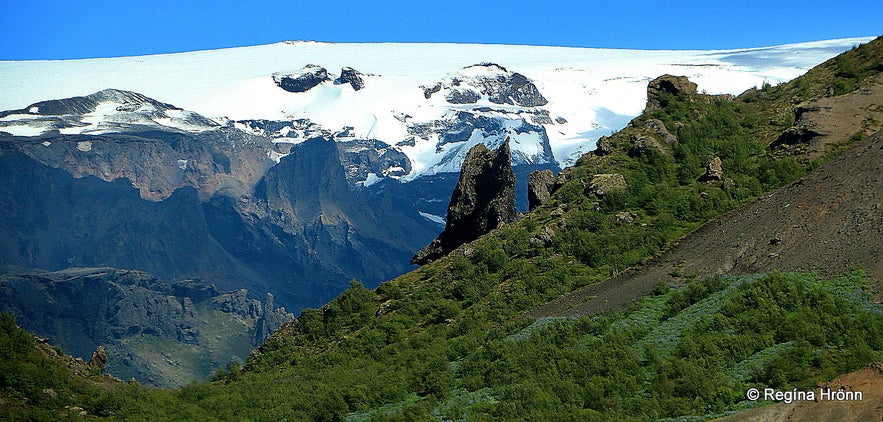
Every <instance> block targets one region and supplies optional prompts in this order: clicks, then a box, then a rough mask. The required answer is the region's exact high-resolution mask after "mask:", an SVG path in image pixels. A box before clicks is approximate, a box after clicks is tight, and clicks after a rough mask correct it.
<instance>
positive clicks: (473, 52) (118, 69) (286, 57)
mask: <svg viewBox="0 0 883 422" xmlns="http://www.w3.org/2000/svg"><path fill="white" fill-rule="evenodd" d="M871 39H872V38H850V39H838V40H829V41H818V42H808V43H801V44H790V45H781V46H773V47H764V48H750V49H741V50H714V51H676V50H671V51H651V50H614V49H596V48H565V47H541V46H518V45H483V44H416V43H415V44H403V43H377V44H332V43H318V42H308V41H287V42H281V43H277V44H271V45H263V46H255V47H241V48H230V49H221V50H210V51H196V52H188V53H177V54H164V55H153V56H140V57H119V58H107V59H85V60H61V61H0V110H16V109H24V108H26V107H28V106H29V105H31V104H34V103H36V102H39V101H44V100H50V99H61V98H68V97H73V96H85V95H88V94H92V93H94V92H97V91H101V90H103V89H107V88H115V89H121V90H128V91H134V92H137V93H140V94H144V95H146V96H148V97H151V98H153V99H156V100H158V101H161V102H164V103H170V104H173V105H175V106H177V107H181V108H183V109H184V110H188V111H193V112H196V113H199V114H201V115H203V116H206V117H209V118H213V119H215V120H216V121H218V122H225V121H228V119H230V120H245V119H270V120H294V119H304V118H307V119H309V120H310V122H313V123H317V124H319V125H321V126H322V127H325V128H327V129H329V130H331V131H339V130H341V129H342V128H345V127H352V131H351V132H352V136H353V137H356V138H371V139H378V140H380V141H383V142H385V143H387V144H389V145H396V144H397V143H399V142H401V141H403V140H406V139H407V138H408V137H409V133H408V124H410V123H414V122H418V123H419V122H431V121H434V120H438V119H444V118H446V117H450V116H451V114H452V113H455V112H457V111H458V110H475V109H477V108H479V107H488V108H491V109H493V111H491V113H497V114H498V115H501V116H503V117H506V118H515V117H514V116H518V115H519V113H520V112H525V111H531V110H528V109H534V110H535V109H537V108H539V109H542V110H545V111H547V112H548V115H549V117H550V118H551V119H552V120H553V121H552V123H549V124H543V126H544V127H545V131H546V134H547V136H548V138H549V143H550V145H551V148H552V153H553V155H554V157H555V159H556V160H557V161H558V164H559V165H561V166H562V167H563V166H567V165H570V164H572V163H573V161H574V160H575V159H576V158H578V156H579V155H580V154H581V153H584V152H587V151H590V150H592V149H593V148H594V144H595V141H596V140H597V139H598V137H600V136H601V135H608V134H610V133H611V132H614V131H616V130H618V129H620V128H621V127H623V126H624V125H625V124H626V123H627V122H628V121H629V120H630V119H631V118H633V117H635V116H637V115H638V114H640V112H641V111H642V110H643V107H644V103H645V101H646V86H647V83H648V82H649V81H650V80H652V79H653V78H655V77H657V76H660V75H663V74H673V75H684V76H687V77H689V78H690V80H692V81H693V82H696V83H697V84H698V85H699V89H700V90H701V91H705V92H707V93H709V94H724V93H726V94H738V93H741V92H742V91H744V90H746V89H748V88H752V87H759V86H761V85H762V84H763V83H765V82H766V83H770V84H773V85H775V84H778V83H781V82H784V81H787V80H790V79H792V78H795V77H797V76H799V75H800V74H802V73H804V72H806V71H807V70H808V69H810V68H811V67H813V66H815V65H817V64H819V63H821V62H823V61H825V60H827V59H829V58H831V57H833V56H835V55H837V54H839V53H841V52H843V51H845V50H848V49H850V48H852V47H853V46H855V45H857V44H860V43H863V42H867V41H870V40H871ZM479 63H496V64H499V65H501V66H503V67H505V68H506V69H507V70H508V71H510V72H518V73H520V74H522V75H524V76H526V77H527V78H528V79H530V80H531V81H533V83H534V84H535V85H536V87H537V88H538V90H539V92H540V93H541V94H542V95H543V96H544V97H545V98H546V99H547V100H548V104H545V105H543V106H540V107H522V106H518V105H505V104H504V105H501V104H495V103H492V102H490V101H489V99H488V98H487V96H486V95H485V96H484V97H482V98H480V99H479V100H478V102H477V103H474V104H450V103H448V102H447V101H446V100H445V96H444V95H441V94H437V95H432V96H431V97H430V98H426V96H425V95H424V87H432V86H434V85H436V84H438V83H442V84H443V86H445V87H447V88H450V84H451V83H452V81H454V80H455V79H456V80H457V81H460V80H462V81H465V83H467V84H468V81H470V80H472V79H473V78H475V77H480V76H482V75H481V74H480V73H481V72H486V73H487V72H493V71H494V69H495V67H490V66H473V67H470V66H472V65H475V64H479ZM308 64H313V65H318V66H321V67H324V68H325V69H327V70H328V72H329V73H330V74H333V75H332V76H331V77H332V79H334V78H335V77H336V76H338V75H340V72H341V68H343V67H352V68H354V69H355V70H357V71H359V72H361V73H362V74H363V76H362V78H363V79H364V83H365V87H364V89H361V90H354V89H353V87H351V86H350V85H349V84H335V83H333V82H332V81H327V82H324V83H322V84H320V85H318V86H316V87H314V88H312V89H310V90H309V91H306V92H300V93H292V92H287V91H285V90H283V89H281V88H280V87H279V86H277V84H276V83H275V82H274V80H273V74H286V73H293V72H297V71H299V70H300V69H302V68H303V67H304V66H306V65H308ZM484 76H493V75H484ZM38 111H39V110H33V109H31V110H28V112H29V113H36V112H38ZM112 113H113V110H110V111H108V112H107V113H103V112H100V111H96V112H95V113H93V115H91V116H89V117H90V119H94V120H89V121H88V123H90V124H92V125H94V126H90V127H86V128H82V129H68V132H70V133H73V132H76V131H77V130H79V131H80V132H82V131H84V130H89V129H92V130H94V129H95V128H99V127H100V123H101V121H103V120H104V119H106V118H110V116H111V115H112ZM177 117H179V116H177V115H176V116H169V118H168V119H159V120H158V121H155V123H157V124H162V125H172V126H176V127H177V126H178V124H176V121H178V120H179V119H176V118H177ZM7 119H19V121H25V120H27V119H24V120H23V115H22V114H16V115H13V116H8V117H7ZM32 123H33V124H28V125H27V126H9V127H8V128H6V129H4V130H6V131H8V132H11V133H13V134H16V135H21V136H36V135H39V134H40V133H42V130H41V129H40V127H39V119H35V120H34V121H33V122H32ZM179 123H180V122H179ZM182 128H183V129H188V130H200V129H204V128H200V127H182ZM515 141H516V142H515V144H516V145H513V151H521V152H522V153H524V155H525V156H531V155H532V154H534V155H535V154H536V153H537V148H538V145H539V144H538V143H537V142H535V141H536V140H531V139H515ZM475 142H482V139H481V135H480V134H473V136H472V137H471V138H470V140H469V141H467V142H466V143H465V144H466V145H471V144H474V143H475ZM466 145H460V146H458V148H460V149H463V153H465V148H466ZM396 148H398V149H400V150H401V151H402V152H404V153H405V154H406V155H407V156H408V157H409V159H410V160H411V161H412V164H413V171H412V172H411V174H409V175H407V176H405V179H411V178H414V177H417V176H419V175H421V174H430V173H434V172H438V171H457V169H458V168H459V167H458V164H456V163H454V162H447V163H443V162H441V161H440V160H441V159H442V157H441V154H439V153H438V152H439V151H438V146H437V140H432V139H419V138H418V139H417V140H416V143H413V145H405V144H401V145H398V146H396ZM277 159H278V158H277ZM449 167H451V168H449Z"/></svg>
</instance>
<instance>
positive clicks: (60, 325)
mask: <svg viewBox="0 0 883 422" xmlns="http://www.w3.org/2000/svg"><path fill="white" fill-rule="evenodd" d="M0 308H2V309H3V310H4V311H8V312H10V313H12V314H13V315H15V317H16V319H17V320H18V321H19V324H21V325H22V326H23V327H25V328H27V329H28V330H30V331H32V332H34V333H35V334H37V335H39V336H42V337H47V338H50V339H52V341H53V342H54V343H56V344H62V345H63V347H64V349H65V351H66V352H67V353H70V354H72V355H73V356H76V357H81V358H84V359H88V358H89V356H90V355H91V354H92V353H93V351H94V350H96V348H98V347H99V346H104V348H105V349H106V351H107V352H106V353H107V354H106V355H105V357H106V358H108V360H107V367H106V370H107V372H108V373H111V374H113V375H115V376H117V377H120V378H123V379H129V378H132V377H134V378H136V379H137V380H139V381H140V382H142V383H145V384H150V385H156V386H177V385H183V384H186V383H187V382H190V381H193V380H197V379H204V378H205V377H207V376H208V375H209V374H210V373H211V371H212V370H213V369H214V368H216V367H221V366H224V365H226V364H228V363H229V362H230V359H243V360H244V358H245V357H246V356H247V354H248V351H249V350H250V349H251V348H253V347H255V346H257V345H260V344H261V343H262V342H263V341H264V340H265V339H266V337H267V336H268V335H269V334H270V333H271V332H272V331H273V330H275V329H276V328H277V327H278V326H280V325H281V324H283V323H285V322H288V321H291V320H292V319H294V316H293V315H292V314H291V313H289V312H286V311H285V308H274V304H273V298H272V295H270V296H268V297H267V299H266V301H265V302H264V303H261V302H259V301H257V300H254V299H249V298H248V297H247V292H246V291H245V290H237V291H233V292H229V293H221V292H219V291H218V290H217V289H215V288H214V286H207V285H205V284H204V283H201V282H199V281H196V280H185V281H181V282H177V283H173V284H166V283H163V282H161V281H160V280H158V279H157V278H156V277H155V276H153V275H151V274H148V273H144V272H140V271H130V270H119V269H114V268H71V269H67V270H63V271H56V272H39V271H28V272H16V273H9V274H3V275H0ZM164 350H165V351H164ZM171 351H186V352H187V353H181V354H172V353H171ZM158 354H160V355H163V354H167V356H166V357H165V358H163V359H157V355H158Z"/></svg>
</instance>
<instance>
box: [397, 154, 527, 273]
mask: <svg viewBox="0 0 883 422" xmlns="http://www.w3.org/2000/svg"><path fill="white" fill-rule="evenodd" d="M511 163H512V153H511V151H510V149H509V139H508V138H507V139H506V141H505V142H503V144H502V145H500V147H499V148H498V149H497V150H496V151H490V150H488V149H487V147H486V146H484V144H478V145H476V146H474V147H472V149H470V150H469V152H468V153H467V154H466V159H465V160H464V161H463V166H462V167H461V170H460V179H459V181H458V182H457V187H456V188H455V189H454V192H453V194H452V195H451V202H450V203H449V204H448V217H447V224H446V226H445V229H444V231H443V232H442V233H441V234H440V235H439V236H438V238H436V239H435V240H433V241H432V243H430V244H429V245H427V246H426V247H424V248H423V249H421V250H420V251H418V252H417V254H415V255H414V257H413V258H411V263H412V264H420V265H422V264H425V263H428V262H430V261H433V260H435V259H437V258H440V257H442V256H444V255H445V254H447V253H449V252H450V251H452V250H454V249H456V248H457V247H458V246H460V245H462V244H464V243H466V242H470V241H472V240H475V239H477V238H478V237H480V236H482V235H484V234H486V233H488V232H490V231H491V230H493V229H496V228H498V227H500V226H502V225H503V224H505V223H508V222H512V221H514V220H515V218H516V216H517V212H516V211H515V173H514V172H513V171H512V164H511Z"/></svg>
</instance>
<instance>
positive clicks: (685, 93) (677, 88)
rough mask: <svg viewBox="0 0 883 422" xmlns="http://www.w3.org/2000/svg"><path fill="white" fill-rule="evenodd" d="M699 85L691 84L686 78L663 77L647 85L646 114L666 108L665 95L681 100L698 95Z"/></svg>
mask: <svg viewBox="0 0 883 422" xmlns="http://www.w3.org/2000/svg"><path fill="white" fill-rule="evenodd" d="M697 88H698V85H696V84H695V83H693V82H690V80H689V79H687V77H686V76H674V75H662V76H660V77H658V78H656V79H654V80H652V81H650V84H649V85H647V105H646V107H645V108H644V111H645V112H649V111H653V110H656V109H660V108H663V107H665V105H666V103H665V99H664V98H663V97H664V94H669V95H673V96H675V97H679V98H685V97H689V96H691V95H694V94H696V89H697Z"/></svg>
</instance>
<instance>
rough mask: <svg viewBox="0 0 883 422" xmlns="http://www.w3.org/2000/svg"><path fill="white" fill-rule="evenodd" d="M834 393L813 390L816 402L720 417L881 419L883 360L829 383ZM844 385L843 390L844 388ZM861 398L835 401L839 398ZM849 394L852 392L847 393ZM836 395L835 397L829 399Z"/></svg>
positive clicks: (735, 420)
mask: <svg viewBox="0 0 883 422" xmlns="http://www.w3.org/2000/svg"><path fill="white" fill-rule="evenodd" d="M827 387H828V388H830V389H831V391H835V392H839V391H842V392H843V393H837V394H836V395H834V396H831V395H828V396H825V397H822V396H821V394H820V390H819V389H818V388H816V389H815V390H813V393H814V398H815V400H813V401H793V402H791V403H776V404H773V405H770V406H763V407H759V408H756V409H751V410H749V411H746V412H743V413H739V414H737V415H733V416H728V417H725V418H722V419H717V420H718V421H721V422H739V421H785V420H789V421H881V420H883V404H881V403H883V363H881V362H877V363H874V364H872V365H870V366H867V367H864V368H862V369H859V370H858V371H855V372H850V373H848V374H844V375H841V376H839V377H837V378H836V379H834V381H831V382H829V383H827ZM841 388H842V390H841ZM857 392H861V400H849V401H845V400H836V398H837V397H842V398H852V399H856V398H857V397H858V396H857V395H856V393H857ZM846 393H852V395H851V396H850V395H847V394H846ZM830 398H834V399H835V400H830Z"/></svg>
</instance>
